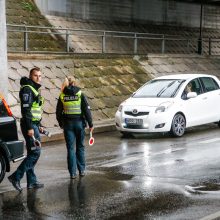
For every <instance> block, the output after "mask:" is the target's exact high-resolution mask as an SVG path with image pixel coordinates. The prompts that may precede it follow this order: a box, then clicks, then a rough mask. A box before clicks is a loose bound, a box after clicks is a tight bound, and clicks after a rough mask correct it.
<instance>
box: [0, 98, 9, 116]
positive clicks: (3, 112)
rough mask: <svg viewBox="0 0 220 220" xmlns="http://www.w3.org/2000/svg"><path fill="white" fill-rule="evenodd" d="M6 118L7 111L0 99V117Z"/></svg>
mask: <svg viewBox="0 0 220 220" xmlns="http://www.w3.org/2000/svg"><path fill="white" fill-rule="evenodd" d="M5 116H8V113H7V109H6V108H5V106H4V104H3V102H2V100H1V99H0V117H5Z"/></svg>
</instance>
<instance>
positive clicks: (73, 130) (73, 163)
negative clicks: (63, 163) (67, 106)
mask: <svg viewBox="0 0 220 220" xmlns="http://www.w3.org/2000/svg"><path fill="white" fill-rule="evenodd" d="M63 128H64V137H65V141H66V148H67V165H68V170H69V173H70V175H71V176H74V175H76V167H77V168H78V170H79V173H82V172H84V170H85V146H84V139H85V130H84V126H83V122H82V121H81V120H74V119H68V120H64V126H63Z"/></svg>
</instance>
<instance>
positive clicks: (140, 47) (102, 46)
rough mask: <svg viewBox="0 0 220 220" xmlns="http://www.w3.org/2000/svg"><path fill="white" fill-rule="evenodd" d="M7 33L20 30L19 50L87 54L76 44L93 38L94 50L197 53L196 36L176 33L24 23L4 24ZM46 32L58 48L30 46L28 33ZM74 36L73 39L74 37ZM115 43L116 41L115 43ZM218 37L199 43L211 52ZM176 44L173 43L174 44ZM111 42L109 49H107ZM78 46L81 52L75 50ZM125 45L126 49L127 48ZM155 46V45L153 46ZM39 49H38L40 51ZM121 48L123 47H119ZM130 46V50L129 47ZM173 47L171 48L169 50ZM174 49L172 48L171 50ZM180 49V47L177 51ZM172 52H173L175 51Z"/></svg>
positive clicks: (103, 51) (134, 52)
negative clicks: (29, 24)
mask: <svg viewBox="0 0 220 220" xmlns="http://www.w3.org/2000/svg"><path fill="white" fill-rule="evenodd" d="M7 32H8V34H10V33H20V34H22V36H23V39H22V41H23V46H22V47H21V48H20V51H19V52H26V53H27V52H39V53H49V52H53V53H88V52H89V53H90V50H89V49H88V48H87V50H85V49H83V48H80V46H77V44H79V42H80V41H82V42H84V44H85V45H84V46H87V45H86V44H87V43H88V42H89V41H90V39H93V42H96V43H97V44H96V45H97V46H96V47H97V48H98V49H95V47H94V48H92V47H91V48H92V51H93V52H94V53H102V54H105V53H129V54H140V53H141V54H147V53H149V52H151V51H150V49H149V48H152V49H151V50H152V51H153V50H154V49H155V48H156V49H155V52H157V53H169V52H170V51H172V50H174V51H175V50H176V51H177V52H178V51H184V53H197V45H198V38H184V37H182V36H177V35H165V34H154V33H138V32H122V31H106V30H88V29H71V28H57V27H43V26H27V25H12V24H7ZM34 34H37V35H39V34H40V35H41V36H42V35H47V36H49V37H50V39H49V41H50V40H54V41H55V42H57V43H58V44H62V47H61V49H60V50H59V51H54V50H53V51H49V50H47V48H46V50H45V46H43V47H44V48H43V49H42V45H36V46H35V49H33V47H31V46H30V42H31V41H33V40H31V39H30V38H31V36H33V35H34ZM74 39H75V40H74ZM115 42H118V44H120V45H117V44H116V43H115ZM219 42H220V39H212V38H203V39H202V44H205V45H206V44H207V46H206V48H207V47H208V49H206V50H205V51H206V53H207V54H209V55H211V54H212V44H213V43H214V44H219ZM174 44H175V45H174ZM108 45H110V46H111V47H112V48H113V47H116V49H109V48H110V46H108ZM77 47H78V48H79V49H80V51H78V50H77ZM126 47H127V48H126ZM153 47H155V48H153ZM39 48H41V50H39ZM121 48H122V49H121ZM128 48H130V49H128ZM170 48H171V49H172V50H171V49H170ZM173 48H174V49H173ZM180 48H181V50H180ZM8 51H9V52H18V51H17V50H13V47H12V48H11V47H10V45H9V49H8ZM174 53H175V52H174ZM219 53H220V49H219Z"/></svg>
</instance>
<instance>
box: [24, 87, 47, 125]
mask: <svg viewBox="0 0 220 220" xmlns="http://www.w3.org/2000/svg"><path fill="white" fill-rule="evenodd" d="M24 87H29V88H30V89H31V90H32V92H33V93H34V95H35V96H39V100H38V102H36V101H34V102H33V103H32V106H31V114H32V121H40V120H41V118H42V113H43V104H44V98H43V97H42V96H41V95H40V94H39V92H38V91H37V90H36V89H35V88H34V87H33V86H30V85H24V86H22V88H24Z"/></svg>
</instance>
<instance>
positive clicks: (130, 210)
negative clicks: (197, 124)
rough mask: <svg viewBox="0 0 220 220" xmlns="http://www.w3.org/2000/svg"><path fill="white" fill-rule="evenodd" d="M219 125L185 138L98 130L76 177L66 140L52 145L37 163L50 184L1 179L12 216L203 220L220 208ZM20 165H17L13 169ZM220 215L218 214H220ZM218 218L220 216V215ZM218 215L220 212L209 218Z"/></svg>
mask: <svg viewBox="0 0 220 220" xmlns="http://www.w3.org/2000/svg"><path fill="white" fill-rule="evenodd" d="M218 136H219V129H217V128H215V127H212V128H210V127H209V126H207V127H206V128H200V129H199V131H196V130H195V129H194V130H193V129H192V130H190V131H189V132H188V133H187V134H186V135H185V136H184V137H182V138H170V137H169V136H167V135H142V136H140V135H139V136H135V137H134V138H129V139H125V138H121V136H120V134H119V133H117V132H111V133H103V134H99V135H96V137H95V138H96V143H95V145H94V146H92V147H89V146H88V147H87V174H86V176H85V177H83V178H79V177H77V179H76V180H70V179H69V175H68V172H67V169H66V148H65V145H64V143H62V142H61V143H53V144H51V145H50V146H44V148H43V153H42V157H41V159H40V161H39V165H38V166H37V173H38V176H39V179H40V181H42V182H44V183H45V188H44V189H39V190H26V183H25V178H24V180H23V182H22V187H23V188H24V190H23V192H22V193H21V194H19V193H17V192H16V191H14V190H13V188H12V186H11V185H10V184H9V182H8V181H7V178H5V180H4V181H3V183H2V184H1V188H0V191H1V194H0V207H1V209H0V210H1V213H0V218H4V219H201V218H203V217H205V216H211V215H212V214H213V213H218V211H219V206H220V193H219V192H220V191H219V189H220V186H219V183H220V181H219V176H220V170H219V165H220V162H219V155H220V148H219V145H220V138H219V137H218ZM16 166H17V164H15V165H13V169H12V170H14V169H15V167H16ZM216 216H217V214H215V218H216ZM217 217H218V216H217ZM209 219H212V218H209Z"/></svg>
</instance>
